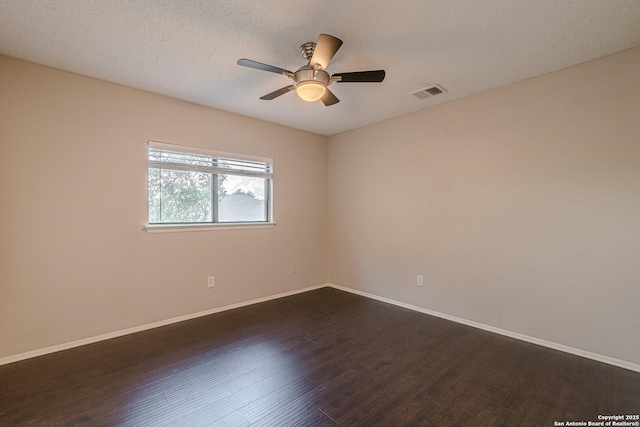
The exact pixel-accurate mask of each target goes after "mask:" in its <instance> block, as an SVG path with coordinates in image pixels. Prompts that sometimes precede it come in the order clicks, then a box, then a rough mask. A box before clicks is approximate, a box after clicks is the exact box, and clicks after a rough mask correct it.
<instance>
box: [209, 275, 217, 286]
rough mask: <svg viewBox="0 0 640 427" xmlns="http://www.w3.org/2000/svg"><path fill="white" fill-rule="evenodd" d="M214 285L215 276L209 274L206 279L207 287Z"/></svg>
mask: <svg viewBox="0 0 640 427" xmlns="http://www.w3.org/2000/svg"><path fill="white" fill-rule="evenodd" d="M215 285H216V276H209V280H208V281H207V288H213V287H214V286H215Z"/></svg>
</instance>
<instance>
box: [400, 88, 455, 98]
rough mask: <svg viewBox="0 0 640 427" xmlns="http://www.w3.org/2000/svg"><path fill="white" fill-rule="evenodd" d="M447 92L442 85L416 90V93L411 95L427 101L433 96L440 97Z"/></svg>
mask: <svg viewBox="0 0 640 427" xmlns="http://www.w3.org/2000/svg"><path fill="white" fill-rule="evenodd" d="M446 91H447V90H446V89H445V88H443V87H442V86H440V85H431V86H427V87H423V88H422V89H419V90H416V91H415V92H411V93H410V94H409V95H413V96H415V97H416V98H418V99H426V98H430V97H432V96H436V95H440V94H441V93H445V92H446Z"/></svg>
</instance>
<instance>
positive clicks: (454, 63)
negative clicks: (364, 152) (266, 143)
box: [0, 0, 640, 135]
mask: <svg viewBox="0 0 640 427" xmlns="http://www.w3.org/2000/svg"><path fill="white" fill-rule="evenodd" d="M320 33H326V34H331V35H333V36H336V37H338V38H340V39H342V40H343V41H344V44H343V45H342V48H341V49H340V50H339V51H338V53H337V54H336V56H335V57H334V59H333V61H332V62H331V64H330V65H329V67H328V68H327V71H328V72H329V73H330V74H333V73H336V72H348V71H361V70H374V69H384V70H386V73H387V77H386V79H385V81H384V82H383V83H351V84H348V83H344V84H336V85H334V86H332V87H331V88H332V91H333V92H334V93H335V95H336V96H337V97H338V98H340V100H341V102H340V103H338V104H336V105H334V106H331V107H325V106H324V105H323V104H322V103H320V102H316V103H313V104H309V103H305V102H304V101H302V100H300V99H298V98H297V97H296V96H295V94H294V92H292V93H288V94H285V95H283V96H281V97H279V98H277V99H275V100H273V101H262V100H259V99H258V98H259V97H260V96H262V95H265V94H267V93H269V92H272V91H274V90H276V89H279V88H281V87H283V86H286V85H288V84H290V81H289V80H288V79H287V78H286V77H284V76H281V75H277V74H273V73H268V72H264V71H258V70H254V69H250V68H245V67H240V66H238V65H236V61H237V60H238V59H240V58H249V59H253V60H255V61H259V62H264V63H267V64H270V65H275V66H277V67H282V68H286V69H289V70H293V71H295V70H296V69H297V68H298V67H300V66H302V65H304V63H305V60H304V59H303V58H302V56H300V53H299V46H300V45H301V44H302V43H304V42H307V41H315V40H316V39H317V37H318V35H319V34H320ZM638 45H640V0H518V1H514V0H490V1H478V0H394V1H384V0H342V1H334V0H325V1H316V2H311V1H295V0H274V1H257V0H145V1H143V0H138V1H135V0H50V1H42V0H0V53H2V54H5V55H9V56H13V57H17V58H21V59H25V60H28V61H32V62H36V63H39V64H44V65H48V66H51V67H55V68H60V69H63V70H68V71H72V72H75V73H79V74H84V75H87V76H91V77H95V78H99V79H103V80H108V81H111V82H115V83H120V84H123V85H127V86H131V87H135V88H140V89H144V90H147V91H150V92H155V93H159V94H165V95H168V96H171V97H174V98H178V99H182V100H185V101H190V102H194V103H197V104H201V105H206V106H210V107H214V108H218V109H221V110H226V111H231V112H235V113H239V114H243V115H246V116H250V117H255V118H259V119H264V120H267V121H270V122H275V123H280V124H283V125H286V126H291V127H294V128H298V129H303V130H307V131H310V132H315V133H318V134H323V135H332V134H335V133H339V132H343V131H346V130H349V129H354V128H357V127H361V126H365V125H367V124H371V123H375V122H378V121H382V120H386V119H390V118H392V117H397V116H400V115H403V114H406V113H409V112H413V111H416V110H421V109H424V108H428V107H432V106H434V105H438V104H441V103H444V102H448V101H452V100H454V99H458V98H461V97H465V96H469V95H472V94H475V93H479V92H483V91H486V90H489V89H492V88H496V87H499V86H504V85H506V84H509V83H513V82H517V81H520V80H523V79H527V78H529V77H533V76H537V75H540V74H544V73H548V72H551V71H555V70H559V69H561V68H565V67H568V66H571V65H575V64H579V63H581V62H585V61H588V60H591V59H595V58H599V57H602V56H604V55H608V54H611V53H614V52H618V51H621V50H624V49H628V48H631V47H634V46H638ZM435 83H438V84H440V85H442V86H443V87H444V88H445V89H447V90H448V93H445V94H441V95H438V96H437V97H434V98H428V99H425V100H418V99H416V98H414V97H412V96H409V95H408V94H409V92H412V91H414V90H417V89H420V88H422V87H424V86H427V85H430V84H435ZM603 83H605V84H606V82H603Z"/></svg>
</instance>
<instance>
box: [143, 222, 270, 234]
mask: <svg viewBox="0 0 640 427" xmlns="http://www.w3.org/2000/svg"><path fill="white" fill-rule="evenodd" d="M275 226H276V223H275V222H256V223H251V222H246V223H243V222H231V223H216V224H166V225H165V224H154V225H147V226H145V227H144V228H143V229H142V230H143V231H146V232H147V233H176V232H182V231H211V230H241V229H250V228H273V227H275Z"/></svg>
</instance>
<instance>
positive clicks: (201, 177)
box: [149, 168, 213, 223]
mask: <svg viewBox="0 0 640 427" xmlns="http://www.w3.org/2000/svg"><path fill="white" fill-rule="evenodd" d="M153 169H154V168H149V221H150V222H151V221H154V222H156V223H172V222H181V223H188V222H211V221H213V215H212V199H211V195H212V192H213V188H212V185H213V180H212V174H210V173H203V172H192V171H178V170H170V169H155V171H154V170H153ZM156 175H157V176H159V179H158V180H152V178H153V177H155V176H156ZM155 181H157V182H155ZM152 187H153V188H152ZM158 193H159V197H158V198H159V199H160V201H159V203H158V202H156V201H155V198H154V200H153V203H152V197H156V194H158ZM158 205H159V206H158ZM152 209H153V211H152ZM152 213H153V214H154V215H155V216H152Z"/></svg>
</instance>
